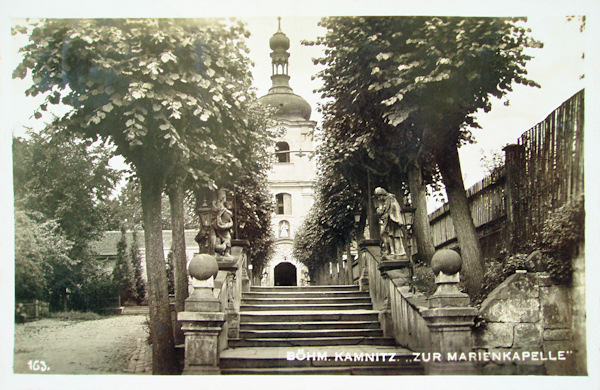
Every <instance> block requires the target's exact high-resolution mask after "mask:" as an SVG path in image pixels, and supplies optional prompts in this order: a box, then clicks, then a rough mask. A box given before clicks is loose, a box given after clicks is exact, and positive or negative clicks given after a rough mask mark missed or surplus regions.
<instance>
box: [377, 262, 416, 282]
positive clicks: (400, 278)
mask: <svg viewBox="0 0 600 390" xmlns="http://www.w3.org/2000/svg"><path fill="white" fill-rule="evenodd" d="M378 268H379V272H381V275H382V276H384V277H387V278H389V279H391V280H392V281H393V282H394V284H395V285H396V286H398V287H400V286H408V285H409V284H410V280H411V277H412V275H411V265H410V261H408V258H407V257H406V255H391V256H390V255H387V256H384V257H383V261H382V262H381V264H379V267H378Z"/></svg>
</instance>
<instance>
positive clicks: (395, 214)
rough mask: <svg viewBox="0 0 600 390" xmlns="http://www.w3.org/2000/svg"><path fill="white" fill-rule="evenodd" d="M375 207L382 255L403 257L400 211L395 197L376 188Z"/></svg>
mask: <svg viewBox="0 0 600 390" xmlns="http://www.w3.org/2000/svg"><path fill="white" fill-rule="evenodd" d="M375 207H376V208H377V215H379V221H380V228H381V245H382V249H381V252H382V254H383V255H384V256H389V257H395V256H400V255H405V251H404V246H403V245H402V238H403V232H402V211H401V209H400V205H399V204H398V201H397V200H396V197H395V196H394V195H393V194H390V193H388V192H387V191H386V190H384V189H383V188H381V187H377V188H376V189H375Z"/></svg>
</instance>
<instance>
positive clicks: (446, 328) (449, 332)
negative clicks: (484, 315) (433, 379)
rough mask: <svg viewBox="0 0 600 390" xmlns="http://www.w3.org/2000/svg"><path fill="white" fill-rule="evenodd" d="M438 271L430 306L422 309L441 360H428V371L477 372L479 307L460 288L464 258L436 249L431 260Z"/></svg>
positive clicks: (444, 372)
mask: <svg viewBox="0 0 600 390" xmlns="http://www.w3.org/2000/svg"><path fill="white" fill-rule="evenodd" d="M431 265H432V268H433V271H434V272H435V273H436V274H437V275H436V278H435V282H436V284H437V290H436V292H435V293H434V294H433V295H432V296H431V297H429V299H427V303H428V305H429V309H425V310H423V311H421V314H422V315H423V318H424V319H425V321H427V326H428V327H429V331H430V333H431V349H432V351H431V352H433V353H436V352H437V353H439V354H440V360H439V361H435V360H433V359H432V360H431V362H429V363H427V364H426V366H425V370H426V372H427V373H428V374H434V375H440V374H448V375H464V374H475V373H476V370H475V366H474V362H473V361H470V360H471V359H470V356H469V353H471V352H473V337H472V327H473V324H474V320H475V316H476V315H477V309H475V308H474V307H469V306H468V305H469V301H470V300H469V296H468V295H467V294H465V293H463V292H461V291H460V290H458V282H459V281H460V277H459V271H460V269H461V267H462V259H461V258H460V256H459V255H458V253H456V252H454V251H450V250H441V251H438V252H436V254H435V255H434V256H433V258H432V260H431Z"/></svg>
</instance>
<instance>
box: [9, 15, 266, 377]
mask: <svg viewBox="0 0 600 390" xmlns="http://www.w3.org/2000/svg"><path fill="white" fill-rule="evenodd" d="M247 35H248V33H247V32H246V31H245V29H244V27H243V25H242V24H241V23H237V24H236V23H229V24H225V23H224V22H223V21H216V20H187V19H178V20H171V19H126V20H121V19H111V20H102V19H95V20H44V21H43V22H42V23H40V24H38V25H36V26H34V28H33V30H32V31H31V34H30V41H29V43H28V44H27V45H26V46H25V47H23V48H22V50H21V51H22V53H23V54H24V57H23V61H22V63H21V64H20V65H19V66H18V68H17V69H16V70H15V72H14V74H13V76H14V77H21V78H22V77H24V76H25V75H26V74H27V73H28V72H31V73H32V76H33V82H34V84H33V85H32V87H31V88H30V89H28V90H27V94H28V95H32V96H35V95H37V94H40V93H42V94H45V96H46V101H45V102H44V103H43V104H42V105H41V106H40V110H44V109H46V107H47V105H48V104H59V103H62V104H63V105H66V106H68V107H70V111H68V112H67V113H66V114H65V115H63V116H61V117H59V118H58V119H57V120H56V121H55V122H54V126H53V127H54V128H55V129H60V130H63V131H66V132H69V133H79V134H83V135H84V136H85V137H89V138H91V139H98V138H100V139H105V140H107V139H110V140H111V141H112V142H113V143H114V144H115V145H116V152H117V153H118V154H120V155H122V156H123V157H124V158H125V160H126V161H127V162H128V163H130V164H131V165H132V167H133V169H134V171H135V175H136V177H137V179H138V180H139V183H140V188H141V201H142V202H141V203H142V210H143V226H144V231H145V240H146V264H147V274H148V298H149V303H150V323H151V334H152V337H153V343H152V345H153V372H154V373H155V374H169V373H174V372H176V359H175V353H174V345H173V332H172V324H171V318H170V317H171V313H170V308H169V302H168V290H167V278H166V273H165V260H164V254H163V243H162V229H161V194H162V192H163V190H164V187H165V183H166V180H167V179H168V178H169V176H170V175H171V174H172V173H173V171H174V170H175V169H176V168H183V169H184V170H185V171H186V172H187V173H188V174H189V175H190V176H191V177H192V179H193V180H194V181H197V182H201V183H208V184H209V185H210V184H213V185H214V178H213V177H211V174H212V173H214V172H215V171H217V174H222V175H225V174H226V173H227V168H228V167H230V166H235V165H241V163H240V160H239V157H238V156H239V155H243V154H244V153H245V152H246V151H247V147H252V146H255V145H256V144H257V142H256V140H265V139H267V138H268V136H267V132H266V131H265V129H264V127H263V124H264V123H263V122H261V121H260V120H259V119H260V117H261V115H260V111H261V108H260V106H259V105H258V104H257V103H256V99H254V97H253V93H252V90H251V88H250V86H251V74H250V71H249V65H250V60H249V59H248V58H247V56H246V53H245V52H246V51H247V49H246V47H245V44H244V43H243V39H244V38H245V37H246V36H247ZM249 140H251V142H249ZM263 145H266V143H265V144H263ZM232 151H235V152H236V154H237V156H236V155H234V154H233V153H232ZM211 167H214V171H213V172H211V171H207V168H209V169H210V168H211Z"/></svg>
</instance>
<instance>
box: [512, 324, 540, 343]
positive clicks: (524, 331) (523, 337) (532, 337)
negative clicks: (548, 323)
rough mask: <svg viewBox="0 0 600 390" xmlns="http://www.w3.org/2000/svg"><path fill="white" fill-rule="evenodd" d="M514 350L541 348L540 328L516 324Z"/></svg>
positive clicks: (533, 325) (532, 325)
mask: <svg viewBox="0 0 600 390" xmlns="http://www.w3.org/2000/svg"><path fill="white" fill-rule="evenodd" d="M514 335H515V337H514V344H513V347H515V348H524V349H539V348H541V347H542V344H543V340H542V327H541V325H539V324H516V325H515V328H514Z"/></svg>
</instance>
